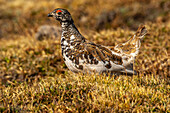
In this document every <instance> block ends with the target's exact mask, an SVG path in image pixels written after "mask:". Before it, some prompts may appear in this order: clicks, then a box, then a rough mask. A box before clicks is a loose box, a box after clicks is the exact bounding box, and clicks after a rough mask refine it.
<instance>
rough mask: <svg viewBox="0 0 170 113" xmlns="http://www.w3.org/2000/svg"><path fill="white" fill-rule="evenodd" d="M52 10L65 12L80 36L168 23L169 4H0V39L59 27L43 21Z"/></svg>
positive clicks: (102, 0) (130, 0)
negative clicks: (142, 25) (44, 27)
mask: <svg viewBox="0 0 170 113" xmlns="http://www.w3.org/2000/svg"><path fill="white" fill-rule="evenodd" d="M55 8H66V9H67V10H68V11H69V12H70V13H71V14H72V17H73V19H74V21H75V24H76V25H77V26H78V28H79V29H80V30H81V32H83V33H88V32H89V31H100V30H103V29H110V28H111V29H117V28H118V27H120V28H123V29H130V30H136V29H137V27H138V26H139V25H140V24H145V23H148V22H152V23H159V24H164V25H169V23H170V19H169V18H170V1H169V0H0V10H1V13H0V38H13V37H15V36H17V35H26V34H30V35H32V34H33V33H35V32H37V29H38V27H39V26H41V25H57V26H59V23H58V22H57V21H55V20H53V19H49V18H48V17H47V14H48V13H49V12H51V11H52V10H53V9H55Z"/></svg>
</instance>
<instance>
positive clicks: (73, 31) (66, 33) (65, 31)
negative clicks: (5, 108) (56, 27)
mask: <svg viewBox="0 0 170 113" xmlns="http://www.w3.org/2000/svg"><path fill="white" fill-rule="evenodd" d="M61 27H62V37H63V38H67V39H69V40H70V37H71V36H72V35H74V37H76V38H77V39H84V37H83V36H82V35H81V34H80V32H79V31H78V29H77V28H76V26H75V25H74V23H73V22H72V23H70V22H61Z"/></svg>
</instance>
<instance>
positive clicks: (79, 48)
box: [48, 8, 146, 74]
mask: <svg viewBox="0 0 170 113" xmlns="http://www.w3.org/2000/svg"><path fill="white" fill-rule="evenodd" d="M48 16H49V17H54V18H55V19H56V20H58V21H60V23H61V26H62V36H61V48H62V55H63V58H64V61H65V63H66V65H67V67H68V68H69V69H70V70H71V71H73V72H86V71H88V72H92V71H96V72H99V73H103V72H111V73H113V72H114V73H120V72H124V73H127V74H135V71H134V70H133V64H132V60H134V59H135V55H133V54H131V53H135V54H137V53H138V49H139V47H140V37H143V36H144V35H145V34H146V33H145V32H146V29H145V27H144V26H143V27H140V28H139V29H138V31H137V32H136V34H135V35H134V36H133V37H132V38H131V39H130V40H129V41H128V42H126V43H124V44H119V45H117V46H116V47H115V48H114V50H113V49H111V48H109V47H106V46H102V45H99V44H95V43H93V42H90V41H88V40H87V39H86V38H84V37H83V36H82V35H81V34H80V32H79V31H78V29H77V28H76V27H75V25H74V21H73V19H72V18H71V15H70V13H69V12H68V11H67V10H65V9H61V8H60V9H59V8H58V9H55V10H54V11H52V12H51V13H49V14H48ZM136 51H137V52H136Z"/></svg>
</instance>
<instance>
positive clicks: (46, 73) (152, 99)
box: [0, 0, 170, 112]
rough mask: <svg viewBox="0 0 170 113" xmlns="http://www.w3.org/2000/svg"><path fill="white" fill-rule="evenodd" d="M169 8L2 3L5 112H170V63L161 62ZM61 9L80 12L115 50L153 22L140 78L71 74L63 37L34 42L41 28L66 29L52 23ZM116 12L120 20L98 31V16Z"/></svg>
mask: <svg viewBox="0 0 170 113" xmlns="http://www.w3.org/2000/svg"><path fill="white" fill-rule="evenodd" d="M167 4H170V3H169V2H168V0H167V1H166V0H158V1H155V0H150V1H149V0H141V1H140V0H137V1H135V0H126V1H114V2H113V1H112V0H108V1H104V0H100V1H97V0H94V1H90V0H81V1H77V0H72V1H67V0H65V1H47V0H44V1H40V0H37V1H36V2H35V1H24V0H14V1H8V2H6V1H3V0H0V5H1V8H0V9H1V12H2V13H1V14H0V18H1V20H0V25H1V27H0V28H1V29H0V33H1V34H0V37H2V39H0V67H1V68H0V111H1V112H170V99H169V98H170V82H169V80H170V79H169V78H170V71H169V68H170V67H169V61H166V60H165V63H164V65H163V63H162V65H159V66H158V65H156V66H155V65H154V63H155V62H157V61H160V60H164V59H168V57H169V56H168V55H169V53H170V50H169V45H170V44H169V41H170V40H169V36H170V20H169V18H168V17H169V16H170V14H169V13H168V12H167V8H168V7H167V6H168V5H167ZM56 7H64V8H67V9H68V10H69V11H70V12H71V13H72V15H73V18H74V20H75V24H76V25H77V26H78V28H79V29H80V31H81V33H82V34H83V35H84V36H85V37H86V38H87V39H89V40H90V41H93V42H95V43H98V44H103V45H108V46H114V45H116V44H118V43H122V42H125V41H126V40H128V39H129V38H130V36H132V35H133V34H134V32H135V29H136V28H137V27H138V25H139V24H145V25H146V27H147V29H148V34H147V35H146V36H145V38H144V39H143V41H142V46H141V48H140V53H139V55H138V57H137V58H136V64H135V69H136V70H137V71H139V74H138V75H137V76H126V75H121V76H118V77H116V76H114V75H113V76H106V75H98V74H95V73H94V74H82V73H79V74H74V73H72V72H70V71H69V70H68V69H67V67H66V65H65V64H64V62H63V59H62V56H61V47H60V39H59V38H58V39H56V40H54V39H48V40H43V41H38V40H36V39H35V38H34V35H35V32H36V30H37V28H38V26H40V25H43V24H50V25H59V24H57V22H56V21H55V20H54V19H49V18H47V14H48V13H49V12H50V11H52V10H53V9H54V8H56ZM136 9H138V10H136ZM109 10H115V11H116V12H117V13H118V14H117V16H116V19H115V20H114V21H113V22H111V23H106V25H105V26H103V27H104V28H102V29H101V30H100V31H96V28H95V27H93V26H95V23H96V19H97V17H98V15H100V13H101V12H102V11H109ZM148 10H149V11H148ZM141 11H142V12H141ZM139 15H142V16H139ZM82 18H83V19H84V20H82ZM85 20H86V23H83V22H85ZM108 25H109V26H108ZM152 64H153V66H152V68H151V69H150V70H149V71H150V72H149V73H147V74H144V70H145V69H146V68H147V66H148V65H152Z"/></svg>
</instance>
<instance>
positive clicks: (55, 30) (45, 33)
mask: <svg viewBox="0 0 170 113" xmlns="http://www.w3.org/2000/svg"><path fill="white" fill-rule="evenodd" d="M60 35H61V28H60V27H58V26H50V25H42V26H40V27H39V28H38V32H37V33H36V34H35V38H36V39H37V40H40V41H41V40H44V39H55V38H57V37H59V36H60Z"/></svg>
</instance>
